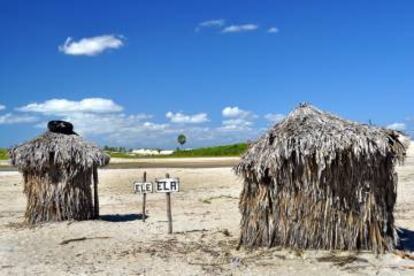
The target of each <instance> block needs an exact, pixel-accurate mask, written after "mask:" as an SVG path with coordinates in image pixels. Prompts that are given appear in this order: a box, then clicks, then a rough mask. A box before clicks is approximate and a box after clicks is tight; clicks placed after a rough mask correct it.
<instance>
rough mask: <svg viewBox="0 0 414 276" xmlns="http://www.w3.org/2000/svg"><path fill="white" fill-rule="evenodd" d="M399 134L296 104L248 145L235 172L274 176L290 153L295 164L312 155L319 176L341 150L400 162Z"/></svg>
mask: <svg viewBox="0 0 414 276" xmlns="http://www.w3.org/2000/svg"><path fill="white" fill-rule="evenodd" d="M402 136H403V135H402V134H401V133H399V132H397V131H393V130H389V129H385V128H380V127H375V126H371V125H366V124H359V123H356V122H352V121H349V120H345V119H342V118H339V117H337V116H335V115H333V114H330V113H327V112H324V111H321V110H319V109H318V108H316V107H314V106H311V105H308V104H300V105H299V107H297V108H296V109H295V110H293V111H292V112H291V113H290V114H289V115H288V116H287V117H286V118H285V119H283V120H282V121H281V122H279V123H278V124H276V125H274V126H273V127H272V128H271V129H270V130H269V131H268V132H267V133H266V134H264V135H263V136H262V137H261V138H260V139H259V140H258V141H257V142H256V143H254V144H252V145H251V147H250V148H249V150H248V151H247V152H246V153H245V154H244V156H243V157H242V160H241V162H240V163H239V164H238V165H237V166H236V167H235V170H236V173H238V174H241V173H243V172H244V173H245V175H246V176H247V175H249V176H252V175H251V172H253V173H254V175H255V176H256V179H260V177H263V176H272V175H276V173H275V172H276V171H277V169H278V168H281V167H282V165H283V162H285V161H286V160H291V158H292V156H294V157H295V158H296V159H297V163H303V162H304V160H306V159H307V157H311V156H314V157H315V159H316V164H317V166H318V168H317V169H318V175H319V176H320V175H321V173H322V171H323V170H324V169H325V168H327V167H329V164H331V162H332V161H333V160H335V158H336V157H337V153H338V152H341V151H344V150H346V151H348V152H350V153H352V155H353V158H357V159H359V158H361V157H364V158H367V159H368V160H371V159H375V158H377V157H378V154H379V155H380V156H383V157H386V156H390V157H392V158H393V159H394V160H398V161H400V162H402V161H404V159H405V155H406V148H407V147H408V145H407V144H406V143H404V142H402V141H403V140H402V139H401V138H402ZM299 159H300V160H299ZM266 171H267V172H266ZM272 172H273V173H272Z"/></svg>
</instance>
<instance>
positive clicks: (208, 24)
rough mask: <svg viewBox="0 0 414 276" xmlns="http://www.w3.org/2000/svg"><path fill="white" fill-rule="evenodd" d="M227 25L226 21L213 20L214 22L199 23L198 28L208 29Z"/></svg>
mask: <svg viewBox="0 0 414 276" xmlns="http://www.w3.org/2000/svg"><path fill="white" fill-rule="evenodd" d="M225 23H226V21H225V20H224V19H213V20H207V21H203V22H201V23H199V24H198V27H207V28H211V27H222V26H224V24H225Z"/></svg>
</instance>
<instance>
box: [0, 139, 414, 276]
mask: <svg viewBox="0 0 414 276" xmlns="http://www.w3.org/2000/svg"><path fill="white" fill-rule="evenodd" d="M193 161H194V162H193ZM117 162H118V164H125V163H126V162H123V161H122V160H113V164H116V163H117ZM157 162H161V163H157ZM162 162H171V166H169V167H168V166H167V167H168V168H155V167H163V166H165V163H162ZM177 162H183V164H184V165H185V164H188V163H192V164H193V165H192V166H191V167H186V166H184V165H183V164H181V166H183V168H179V167H177V166H179V165H177ZM185 162H187V163H185ZM198 162H200V164H201V165H200V164H198V165H199V166H197V162H196V161H195V160H184V161H183V159H180V160H158V159H157V160H153V161H151V162H148V163H151V164H153V166H152V167H151V166H150V167H147V168H145V169H142V168H139V167H134V168H133V169H104V170H100V172H99V174H100V190H99V191H100V204H101V210H100V211H101V219H100V220H95V221H81V222H78V221H69V222H61V223H47V224H43V225H40V226H36V227H32V228H30V227H28V226H26V225H24V224H23V223H22V221H23V214H24V209H25V197H24V195H23V193H22V189H23V188H22V178H21V175H20V174H19V173H18V172H13V171H7V172H0V274H1V275H26V274H27V275H29V274H30V275H85V274H88V275H89V274H99V275H131V274H132V275H169V274H175V275H216V274H220V275H349V274H356V275H414V260H410V259H409V258H408V257H406V258H403V257H401V256H399V255H397V254H395V253H388V254H385V255H379V256H377V255H375V254H372V253H369V252H359V253H356V252H355V253H352V252H345V253H341V252H327V251H300V250H287V249H281V248H271V249H260V250H255V251H249V250H246V249H243V248H242V249H240V250H237V249H236V246H237V242H238V235H239V220H240V214H239V211H238V197H239V193H240V191H241V182H240V180H239V179H238V178H236V177H235V175H234V174H233V172H232V169H231V167H230V165H231V164H233V163H235V162H237V159H234V158H230V159H220V160H214V159H211V160H210V161H209V162H211V163H213V164H214V162H217V163H218V165H217V167H210V165H209V166H205V165H204V166H203V164H205V162H206V161H205V160H204V161H202V160H199V161H198ZM226 162H228V163H226ZM223 163H224V164H227V165H226V166H224V164H223ZM209 164H210V163H209ZM223 166H224V167H223ZM144 170H145V171H146V172H147V174H148V177H149V179H152V178H155V177H162V176H163V175H165V173H167V172H168V173H170V175H171V176H177V177H180V179H181V181H182V190H181V191H180V192H179V193H175V194H173V195H172V204H173V208H172V212H173V231H174V233H173V234H172V235H168V234H167V221H166V220H167V218H166V206H165V205H166V202H165V194H155V193H154V194H149V195H148V197H147V211H148V217H147V219H146V222H145V223H144V222H143V221H142V216H141V197H140V196H139V195H137V194H134V193H133V192H132V183H133V182H134V181H135V180H139V179H140V177H141V176H142V174H143V171H144ZM398 172H399V187H398V200H397V207H396V211H395V217H396V224H397V226H398V227H400V228H401V231H402V232H401V235H402V237H403V238H404V240H403V246H404V250H406V251H408V252H410V251H414V147H413V146H411V147H410V149H409V152H408V158H407V160H406V164H405V166H402V167H399V168H398Z"/></svg>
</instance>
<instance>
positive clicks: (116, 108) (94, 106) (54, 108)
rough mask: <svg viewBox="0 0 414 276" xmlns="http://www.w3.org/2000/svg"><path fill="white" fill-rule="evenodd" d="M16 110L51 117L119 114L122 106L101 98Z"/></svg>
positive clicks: (33, 104)
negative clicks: (85, 113) (79, 114)
mask: <svg viewBox="0 0 414 276" xmlns="http://www.w3.org/2000/svg"><path fill="white" fill-rule="evenodd" d="M16 110H18V111H22V112H35V113H42V114H51V115H57V114H60V115H63V114H71V113H76V112H87V113H114V112H121V111H122V110H123V108H122V106H120V105H118V104H116V103H115V102H114V101H113V100H110V99H103V98H86V99H83V100H80V101H71V100H67V99H51V100H47V101H45V102H43V103H31V104H28V105H26V106H23V107H19V108H17V109H16Z"/></svg>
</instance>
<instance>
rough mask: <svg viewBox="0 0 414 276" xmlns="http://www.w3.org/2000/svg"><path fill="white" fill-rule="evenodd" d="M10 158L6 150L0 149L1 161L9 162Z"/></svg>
mask: <svg viewBox="0 0 414 276" xmlns="http://www.w3.org/2000/svg"><path fill="white" fill-rule="evenodd" d="M7 159H9V156H8V154H7V150H6V149H0V160H7Z"/></svg>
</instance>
